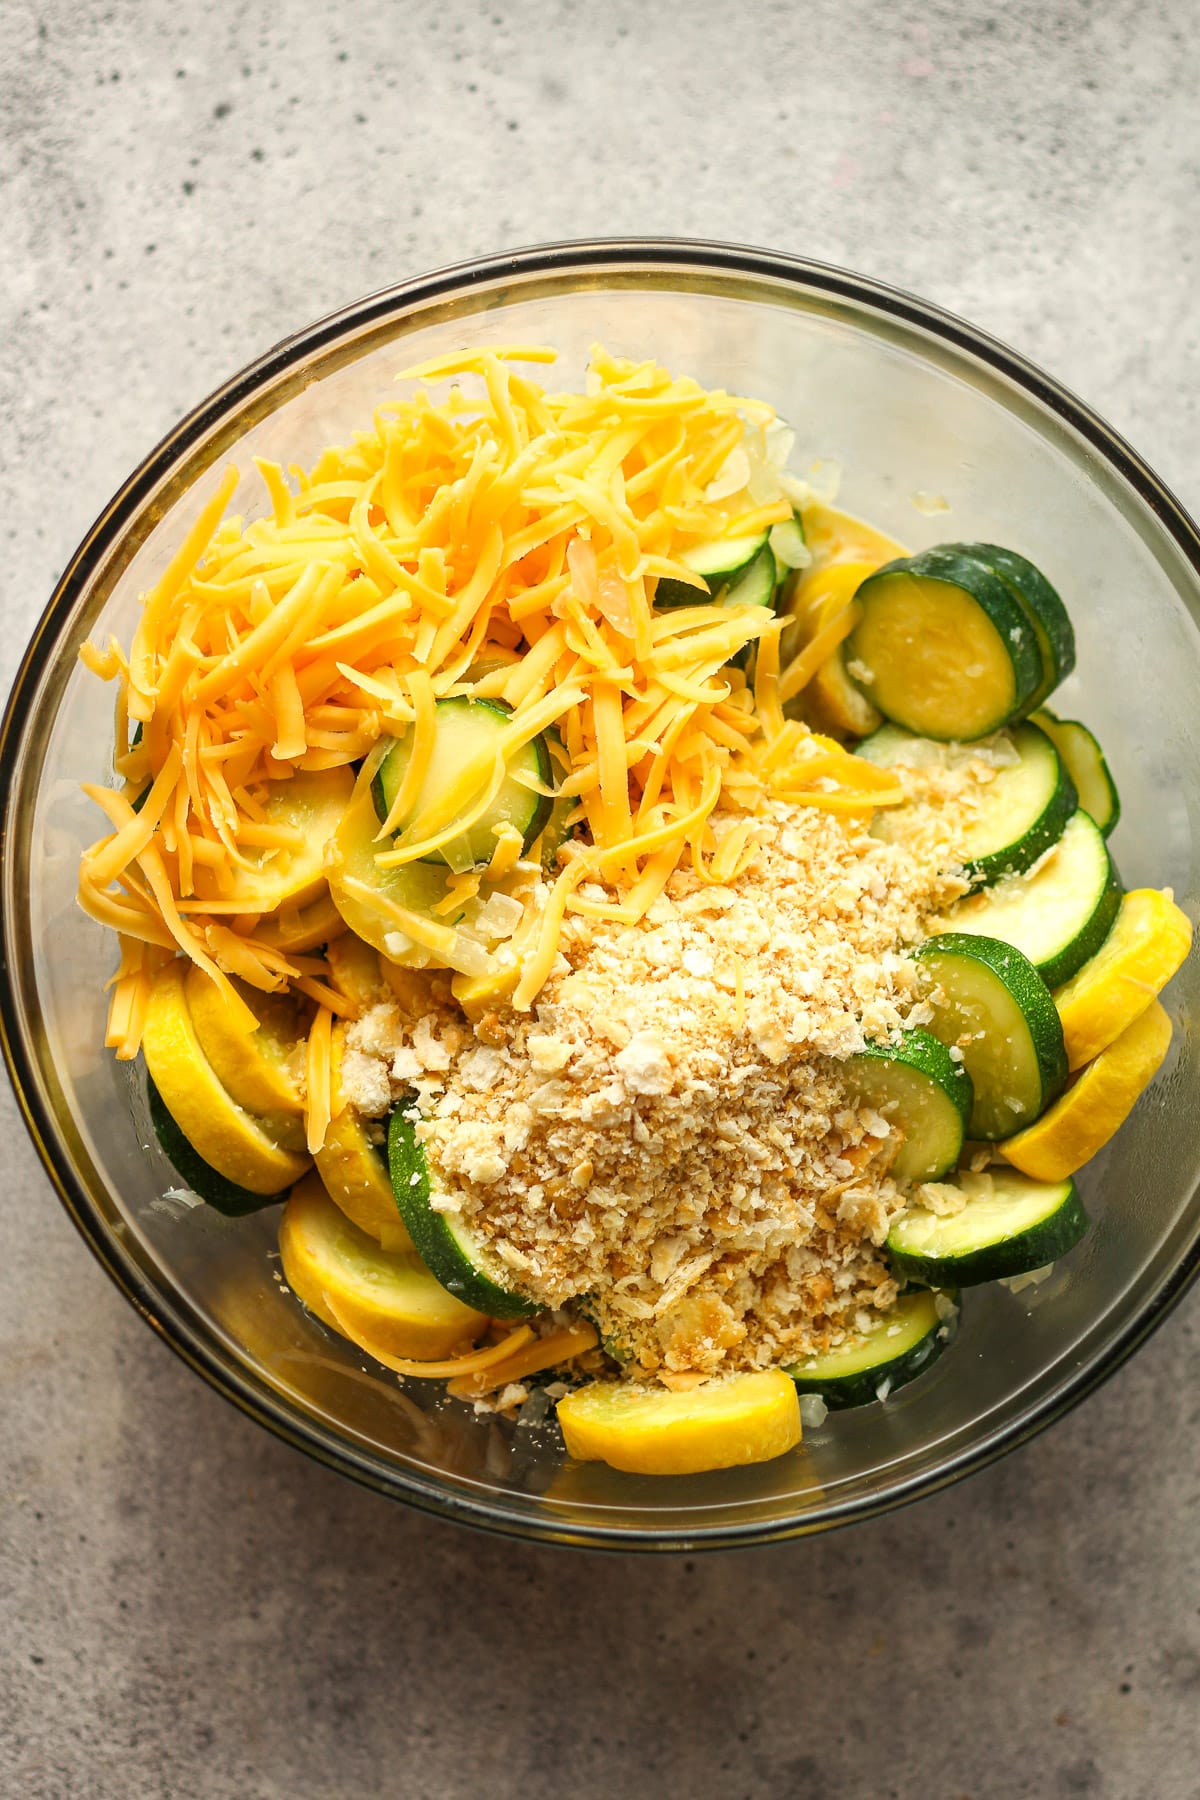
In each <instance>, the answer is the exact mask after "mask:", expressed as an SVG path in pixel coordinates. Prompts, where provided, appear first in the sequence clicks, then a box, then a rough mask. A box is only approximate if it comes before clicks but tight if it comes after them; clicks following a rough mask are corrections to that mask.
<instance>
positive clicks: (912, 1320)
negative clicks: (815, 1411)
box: [785, 1288, 958, 1412]
mask: <svg viewBox="0 0 1200 1800" xmlns="http://www.w3.org/2000/svg"><path fill="white" fill-rule="evenodd" d="M957 1298H958V1297H957V1295H956V1294H952V1293H946V1294H941V1293H936V1292H934V1291H933V1290H931V1289H930V1288H916V1289H914V1290H913V1291H912V1292H911V1293H907V1294H901V1296H900V1298H899V1299H898V1300H897V1302H896V1304H895V1306H894V1307H892V1308H891V1310H890V1311H889V1312H886V1313H880V1314H879V1316H878V1319H877V1320H875V1321H873V1322H872V1325H871V1329H870V1330H869V1331H865V1332H863V1333H861V1334H860V1335H859V1336H857V1337H854V1338H850V1339H848V1340H847V1341H846V1342H845V1343H844V1344H839V1345H838V1347H837V1349H836V1350H827V1351H825V1352H824V1353H823V1354H821V1355H819V1356H808V1357H805V1358H804V1359H803V1360H802V1361H800V1362H796V1363H791V1364H790V1365H789V1366H788V1368H787V1369H786V1371H785V1373H787V1374H788V1375H790V1376H791V1378H792V1380H793V1381H794V1382H795V1384H796V1387H797V1389H798V1390H799V1392H800V1393H802V1394H820V1396H821V1398H822V1399H823V1400H824V1402H825V1404H826V1406H827V1407H828V1408H829V1410H830V1412H840V1411H843V1410H844V1409H845V1408H847V1407H851V1406H869V1405H870V1404H871V1403H872V1401H875V1400H885V1399H886V1398H887V1396H888V1395H889V1394H890V1393H893V1392H894V1391H895V1390H896V1388H899V1387H903V1386H905V1384H906V1383H907V1382H910V1381H914V1380H915V1379H916V1377H917V1376H918V1375H922V1374H924V1372H925V1370H926V1369H928V1368H929V1367H930V1366H931V1365H932V1364H933V1363H934V1362H936V1361H937V1359H938V1357H939V1356H940V1355H941V1354H942V1351H943V1350H944V1349H945V1348H946V1345H947V1344H948V1343H949V1342H950V1340H951V1338H952V1337H953V1336H954V1333H955V1331H956V1330H957V1327H958V1306H957Z"/></svg>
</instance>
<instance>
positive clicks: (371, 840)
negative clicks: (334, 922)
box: [329, 782, 449, 969]
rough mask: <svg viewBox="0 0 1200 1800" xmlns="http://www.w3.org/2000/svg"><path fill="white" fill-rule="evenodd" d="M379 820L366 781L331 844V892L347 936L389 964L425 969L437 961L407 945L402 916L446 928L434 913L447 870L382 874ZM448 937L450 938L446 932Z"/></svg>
mask: <svg viewBox="0 0 1200 1800" xmlns="http://www.w3.org/2000/svg"><path fill="white" fill-rule="evenodd" d="M378 838H379V819H378V816H377V815H376V812H375V805H374V802H373V800H372V799H371V787H370V783H369V782H363V783H362V785H361V786H360V789H359V791H358V793H357V794H355V796H354V799H353V802H352V804H351V805H350V806H349V808H348V809H347V811H346V813H345V814H344V816H343V818H342V819H341V821H340V822H339V824H338V827H337V830H336V831H335V832H334V834H333V837H332V838H331V840H330V844H329V892H330V894H331V895H332V896H333V901H334V905H335V906H336V907H337V909H338V911H339V912H340V913H341V915H342V918H343V919H344V920H345V922H346V924H347V925H348V926H349V927H350V929H351V931H353V932H354V933H355V935H356V936H357V937H360V938H362V939H363V940H364V942H366V943H368V944H370V945H372V946H373V948H374V949H376V950H378V952H379V954H380V955H381V956H385V957H387V958H389V960H390V961H392V962H398V963H406V964H408V965H409V966H410V967H413V968H418V969H420V968H424V967H425V965H426V964H427V963H429V962H430V961H433V962H436V961H438V958H437V957H436V956H435V955H431V952H430V950H429V949H428V948H427V947H426V946H424V945H422V944H419V943H416V942H414V941H412V940H411V936H410V933H409V932H408V931H406V929H405V927H406V919H405V916H404V915H405V913H411V914H415V915H417V916H418V917H422V918H425V919H427V920H428V921H429V923H430V924H431V925H434V924H436V925H437V926H438V927H441V928H442V929H444V926H443V925H442V921H440V920H439V919H438V917H437V915H436V914H435V913H434V912H433V907H434V906H435V904H436V903H437V902H438V901H442V900H445V898H446V876H447V873H448V871H447V869H446V867H445V865H444V864H442V863H423V862H413V863H405V864H404V866H403V867H402V868H398V869H381V868H380V867H379V864H378V863H377V862H376V861H375V856H376V853H377V851H379V850H382V849H386V848H387V846H386V845H385V844H381V843H380V842H379V841H378ZM446 935H447V936H448V935H449V933H446Z"/></svg>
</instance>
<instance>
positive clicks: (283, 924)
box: [254, 887, 347, 956]
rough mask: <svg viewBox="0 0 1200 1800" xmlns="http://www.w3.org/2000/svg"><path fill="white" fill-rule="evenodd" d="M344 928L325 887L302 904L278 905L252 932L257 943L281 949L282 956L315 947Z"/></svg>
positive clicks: (344, 923)
mask: <svg viewBox="0 0 1200 1800" xmlns="http://www.w3.org/2000/svg"><path fill="white" fill-rule="evenodd" d="M346 929H347V927H346V921H345V919H343V917H342V915H341V913H340V912H339V911H338V909H337V907H336V906H335V905H334V904H333V896H332V895H331V893H330V892H329V889H328V887H323V888H322V889H321V891H320V892H319V893H318V895H317V897H316V899H315V900H309V901H308V903H307V904H306V905H304V906H291V905H289V906H281V907H280V908H279V911H278V912H274V913H271V914H270V916H269V917H268V918H265V919H264V920H263V921H262V923H261V924H260V925H259V927H258V929H257V931H256V932H255V933H254V935H255V937H256V938H257V940H258V942H259V943H260V944H269V945H270V946H271V948H272V949H273V950H282V952H283V954H284V955H285V956H299V955H301V954H302V952H303V951H305V950H317V949H319V948H320V946H321V945H322V944H328V943H329V942H330V941H331V940H332V939H334V938H340V937H341V936H342V934H343V933H344V932H345V930H346Z"/></svg>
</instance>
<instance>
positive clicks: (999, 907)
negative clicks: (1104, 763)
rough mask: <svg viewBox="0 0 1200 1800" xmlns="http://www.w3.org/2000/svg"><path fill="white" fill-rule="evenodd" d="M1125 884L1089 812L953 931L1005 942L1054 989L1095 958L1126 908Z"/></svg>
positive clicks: (952, 920)
mask: <svg viewBox="0 0 1200 1800" xmlns="http://www.w3.org/2000/svg"><path fill="white" fill-rule="evenodd" d="M1121 892H1122V890H1121V879H1120V876H1119V875H1118V874H1117V871H1116V869H1115V868H1114V867H1113V860H1112V857H1111V856H1110V855H1109V854H1108V845H1107V844H1106V843H1105V842H1104V839H1103V837H1102V836H1101V833H1100V830H1099V827H1098V826H1096V825H1094V824H1093V823H1092V820H1091V818H1090V817H1089V816H1088V814H1087V813H1085V812H1077V813H1075V814H1074V816H1073V817H1072V818H1071V819H1069V820H1068V821H1067V827H1066V830H1065V831H1064V832H1063V834H1062V836H1061V837H1060V838H1059V840H1058V842H1057V844H1055V845H1053V847H1052V848H1051V849H1050V851H1049V852H1048V853H1047V855H1046V856H1045V858H1044V859H1043V860H1042V861H1041V862H1040V863H1039V864H1038V866H1037V867H1036V869H1034V870H1033V872H1032V873H1031V874H1028V875H1017V876H1012V877H1010V878H1009V879H1008V880H1006V881H998V882H997V883H996V885H995V886H994V887H990V888H985V889H984V890H983V892H982V893H978V894H972V895H970V896H969V898H968V899H966V900H963V901H960V902H959V904H958V905H957V906H956V907H955V908H954V909H953V911H952V912H951V913H950V915H949V925H950V929H951V931H961V932H969V933H971V934H972V935H973V936H981V937H990V938H999V939H1000V942H1001V943H1003V944H1013V945H1015V947H1016V948H1017V949H1018V950H1020V951H1022V952H1023V953H1024V955H1026V956H1027V957H1028V958H1029V960H1030V962H1031V963H1032V964H1033V966H1034V968H1035V969H1036V970H1037V972H1038V974H1039V975H1040V976H1041V978H1042V980H1043V981H1044V982H1045V983H1046V986H1047V987H1051V988H1054V987H1058V986H1059V985H1060V984H1061V983H1062V982H1064V981H1069V980H1070V979H1071V976H1072V975H1074V974H1075V972H1076V970H1078V969H1081V968H1082V967H1083V965H1084V963H1085V962H1087V961H1088V959H1089V958H1090V957H1092V956H1094V955H1095V954H1096V952H1097V950H1099V948H1100V946H1101V944H1102V943H1103V942H1104V940H1105V938H1106V937H1107V936H1108V934H1109V932H1110V931H1111V929H1112V924H1113V920H1114V919H1115V918H1116V916H1117V909H1118V907H1119V906H1120V904H1121Z"/></svg>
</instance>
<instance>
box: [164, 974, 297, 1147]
mask: <svg viewBox="0 0 1200 1800" xmlns="http://www.w3.org/2000/svg"><path fill="white" fill-rule="evenodd" d="M231 980H232V983H233V986H234V988H235V989H236V991H237V993H238V994H239V995H240V996H241V998H242V999H243V1000H244V1001H245V1003H246V1005H247V1006H248V1007H249V1008H250V1010H251V1012H252V1013H253V1014H254V1016H255V1018H256V1019H257V1020H258V1030H257V1031H243V1030H242V1027H241V1024H240V1022H239V1020H238V1019H237V1018H236V1017H235V1016H234V1014H233V1009H232V1007H231V1006H230V1004H229V1001H228V999H227V998H226V996H225V995H224V994H222V992H221V990H220V989H219V988H218V986H217V984H216V982H215V981H211V980H210V979H209V977H208V976H207V975H206V974H205V973H204V970H203V969H201V968H198V967H197V966H196V964H195V963H193V964H192V966H191V967H190V968H189V969H188V972H187V975H186V976H185V977H184V983H183V991H184V998H185V999H186V1001H187V1007H188V1011H189V1012H190V1013H191V1015H192V1024H193V1026H194V1027H195V1031H196V1038H197V1041H198V1043H199V1045H200V1048H201V1050H202V1051H203V1052H204V1055H205V1056H206V1057H207V1059H208V1061H209V1063H210V1064H211V1065H212V1070H213V1073H214V1074H215V1075H216V1077H217V1080H218V1081H219V1082H220V1083H221V1086H222V1087H223V1088H224V1089H225V1091H226V1092H227V1093H228V1094H229V1095H230V1096H231V1097H232V1098H233V1099H234V1100H236V1101H237V1103H238V1105H239V1106H244V1107H245V1108H246V1110H247V1112H253V1113H271V1112H285V1113H301V1112H303V1111H304V1100H303V1097H302V1095H301V1093H300V1084H299V1080H298V1076H299V1073H300V1070H301V1069H302V1067H303V1065H304V1049H303V1040H304V1038H305V1036H306V1035H307V1033H306V1025H305V1021H304V1018H303V1016H302V1014H301V1010H300V1008H299V1007H298V1006H297V1005H296V1004H295V1002H294V1001H292V1000H290V999H288V998H287V997H286V996H285V995H282V994H264V993H261V992H260V991H259V990H258V989H257V988H252V987H250V986H249V985H248V984H247V983H246V982H244V981H238V980H237V979H236V977H231Z"/></svg>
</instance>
